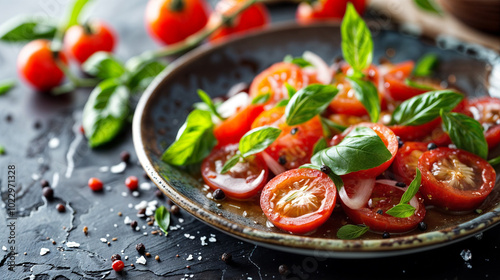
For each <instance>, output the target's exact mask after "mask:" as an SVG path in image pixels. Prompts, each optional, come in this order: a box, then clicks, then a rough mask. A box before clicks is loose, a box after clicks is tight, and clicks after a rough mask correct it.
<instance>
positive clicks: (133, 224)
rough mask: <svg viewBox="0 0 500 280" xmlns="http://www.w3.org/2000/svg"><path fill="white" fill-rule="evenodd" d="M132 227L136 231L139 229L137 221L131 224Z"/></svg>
mask: <svg viewBox="0 0 500 280" xmlns="http://www.w3.org/2000/svg"><path fill="white" fill-rule="evenodd" d="M130 227H132V228H133V229H135V228H136V227H137V221H132V222H131V223H130Z"/></svg>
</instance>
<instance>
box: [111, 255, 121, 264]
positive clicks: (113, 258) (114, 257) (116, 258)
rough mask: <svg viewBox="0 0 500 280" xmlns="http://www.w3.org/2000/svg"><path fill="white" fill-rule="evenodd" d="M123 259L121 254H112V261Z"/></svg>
mask: <svg viewBox="0 0 500 280" xmlns="http://www.w3.org/2000/svg"><path fill="white" fill-rule="evenodd" d="M121 259H122V256H120V255H119V254H113V255H111V261H112V262H114V261H116V260H121Z"/></svg>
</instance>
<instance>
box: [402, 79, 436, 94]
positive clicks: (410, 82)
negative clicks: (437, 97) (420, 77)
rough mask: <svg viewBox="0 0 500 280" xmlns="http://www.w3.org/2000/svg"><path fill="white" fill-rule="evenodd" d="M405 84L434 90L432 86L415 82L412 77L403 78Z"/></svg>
mask: <svg viewBox="0 0 500 280" xmlns="http://www.w3.org/2000/svg"><path fill="white" fill-rule="evenodd" d="M405 84H406V85H407V86H410V87H413V88H418V89H422V90H428V91H431V90H434V88H432V87H430V86H428V85H424V84H420V83H417V82H415V81H413V80H412V79H408V78H406V79H405Z"/></svg>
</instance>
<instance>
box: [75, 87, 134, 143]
mask: <svg viewBox="0 0 500 280" xmlns="http://www.w3.org/2000/svg"><path fill="white" fill-rule="evenodd" d="M129 98H130V92H129V90H128V89H127V87H125V86H123V85H121V84H120V83H119V82H118V81H117V80H115V79H108V80H104V81H102V82H101V83H100V84H99V85H97V87H96V88H94V90H93V91H92V92H91V93H90V96H89V99H88V100H87V103H86V104H85V107H84V108H83V116H82V119H83V120H82V125H83V129H84V131H85V136H86V137H87V139H88V141H89V145H90V146H91V147H96V146H99V145H102V144H105V143H107V142H109V141H111V140H112V139H113V138H114V137H115V136H116V135H117V134H118V133H119V132H120V131H121V129H122V127H123V125H124V124H125V122H126V120H127V117H128V114H129V110H130V108H129Z"/></svg>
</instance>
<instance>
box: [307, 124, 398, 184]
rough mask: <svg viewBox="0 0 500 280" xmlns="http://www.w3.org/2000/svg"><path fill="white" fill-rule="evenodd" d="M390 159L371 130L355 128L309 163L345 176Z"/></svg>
mask: <svg viewBox="0 0 500 280" xmlns="http://www.w3.org/2000/svg"><path fill="white" fill-rule="evenodd" d="M390 158H391V153H390V152H389V150H387V148H386V146H385V144H384V142H382V139H380V137H379V136H378V135H377V134H376V133H375V132H374V131H373V130H372V129H370V128H367V127H356V128H354V129H353V130H352V131H351V132H350V133H349V134H347V135H346V137H345V138H344V140H342V142H340V143H339V144H338V145H336V146H333V147H330V148H328V149H324V150H322V151H320V152H318V153H317V154H315V155H314V156H313V157H312V158H311V162H312V163H313V164H315V165H318V166H322V165H326V166H328V167H330V169H331V170H332V171H333V173H335V174H337V175H345V174H348V173H351V172H355V171H359V170H366V169H370V168H373V167H376V166H379V165H381V164H382V163H384V162H386V161H387V160H389V159H390Z"/></svg>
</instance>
